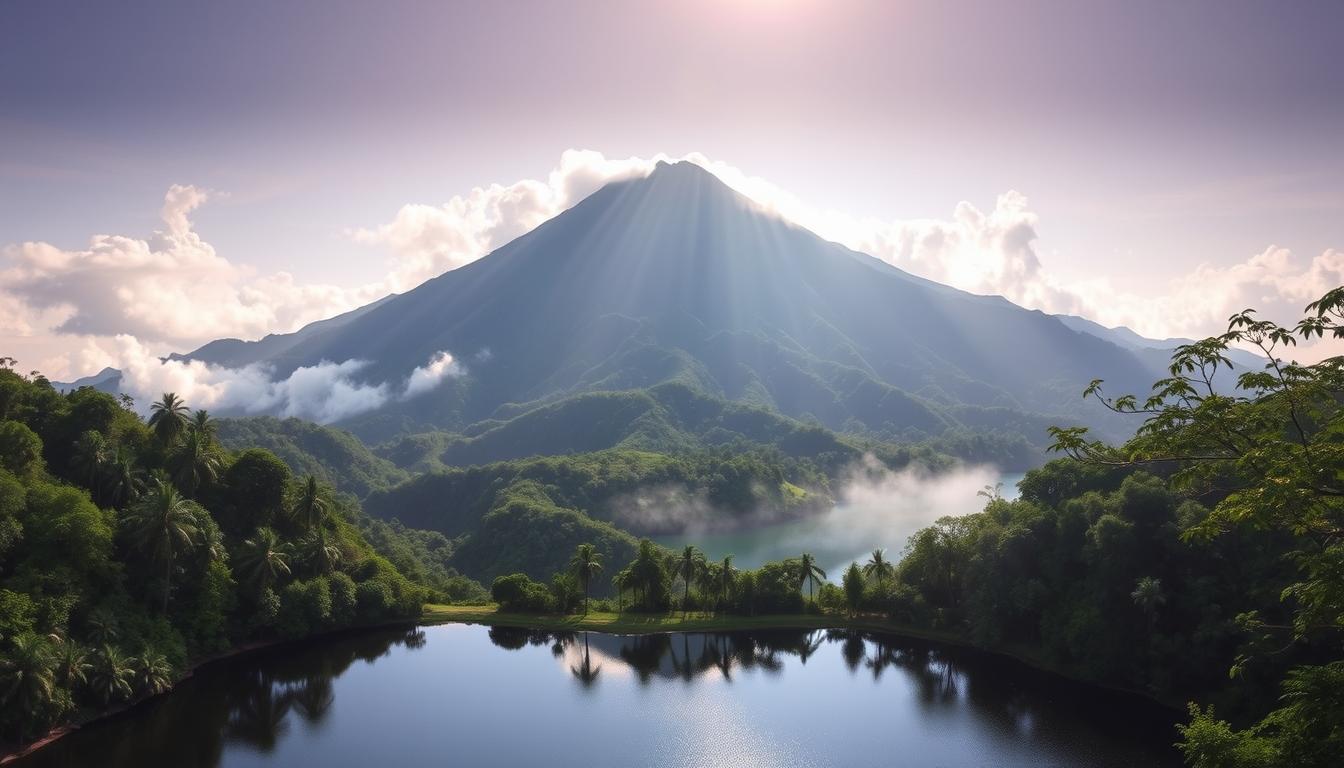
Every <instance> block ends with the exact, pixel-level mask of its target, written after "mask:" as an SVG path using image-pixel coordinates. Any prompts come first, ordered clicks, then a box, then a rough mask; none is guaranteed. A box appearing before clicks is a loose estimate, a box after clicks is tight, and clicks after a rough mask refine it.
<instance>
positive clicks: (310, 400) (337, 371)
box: [112, 335, 465, 424]
mask: <svg viewBox="0 0 1344 768" xmlns="http://www.w3.org/2000/svg"><path fill="white" fill-rule="evenodd" d="M116 342H117V346H118V350H117V355H116V358H115V359H114V360H113V361H112V363H113V364H114V365H115V366H116V367H118V368H120V369H121V371H122V381H121V388H122V391H124V392H126V393H128V394H130V395H131V396H132V397H134V398H135V401H136V405H137V407H138V408H139V410H140V411H141V412H142V413H144V412H147V411H148V408H149V405H150V403H151V402H153V401H154V400H157V399H158V398H159V397H160V395H161V394H162V393H164V392H175V393H177V395H178V396H180V397H181V398H182V399H183V400H185V401H186V402H187V404H188V405H189V406H191V407H192V408H206V409H210V410H215V411H221V412H224V413H230V414H239V413H241V414H274V415H277V416H284V417H288V416H297V417H299V418H304V419H309V420H311V421H316V422H318V423H319V424H329V423H331V422H335V421H340V420H342V419H346V418H350V417H351V416H356V415H359V414H361V413H366V412H368V411H372V410H376V409H378V408H381V407H382V406H384V405H386V404H388V403H389V402H393V401H396V400H405V399H409V398H413V397H417V396H420V395H423V394H425V393H428V392H430V391H432V390H433V389H435V388H436V387H438V386H439V385H440V384H442V383H443V382H444V381H446V380H447V379H449V378H453V377H456V376H461V375H463V374H464V373H465V369H463V368H462V366H460V365H458V364H457V362H456V360H454V358H453V356H452V355H451V354H449V353H448V352H443V351H441V352H437V353H435V354H434V355H432V356H431V357H430V359H429V361H428V362H427V363H426V364H425V365H423V366H419V367H416V368H414V369H413V370H412V371H411V372H410V373H409V374H408V376H407V377H406V379H405V380H404V381H403V382H400V383H398V384H396V385H393V384H391V383H389V382H379V383H373V382H368V381H364V380H361V379H360V377H359V374H360V372H361V371H363V370H364V369H365V368H366V367H367V366H368V363H367V362H366V361H363V360H345V361H342V362H339V363H336V362H331V361H326V360H324V361H321V362H319V363H318V364H316V365H310V366H302V367H300V368H297V369H295V370H294V371H293V372H292V373H290V374H289V375H288V376H286V377H284V378H282V379H277V378H275V377H274V370H273V369H272V368H270V367H269V366H266V365H261V364H257V365H249V366H246V367H244V368H225V367H222V366H217V365H209V364H207V363H204V362H201V361H199V360H164V359H160V358H157V357H155V356H154V355H152V354H150V353H149V351H148V350H147V349H146V348H145V347H144V346H143V345H142V344H141V343H140V342H139V341H138V340H137V339H136V338H135V337H133V336H126V335H122V336H118V337H117V339H116Z"/></svg>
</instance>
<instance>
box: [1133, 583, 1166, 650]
mask: <svg viewBox="0 0 1344 768" xmlns="http://www.w3.org/2000/svg"><path fill="white" fill-rule="evenodd" d="M1129 596H1130V597H1131V598H1133V599H1134V604H1135V605H1137V606H1139V610H1141V611H1143V612H1144V614H1145V615H1147V617H1148V645H1149V651H1150V652H1151V650H1152V645H1153V643H1154V642H1155V640H1154V638H1153V634H1154V632H1155V631H1156V630H1157V613H1158V611H1160V610H1161V609H1162V606H1163V605H1165V604H1166V602H1167V596H1166V595H1165V594H1164V593H1163V592H1162V580H1161V579H1155V578H1153V577H1152V576H1144V577H1143V578H1141V579H1139V580H1138V581H1137V582H1135V584H1134V591H1133V592H1130V593H1129Z"/></svg>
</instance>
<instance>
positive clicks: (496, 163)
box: [0, 0, 1344, 379]
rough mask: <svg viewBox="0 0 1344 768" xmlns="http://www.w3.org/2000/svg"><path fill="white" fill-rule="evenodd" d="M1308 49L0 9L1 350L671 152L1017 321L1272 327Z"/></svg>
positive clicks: (236, 290) (1304, 17)
mask: <svg viewBox="0 0 1344 768" xmlns="http://www.w3.org/2000/svg"><path fill="white" fill-rule="evenodd" d="M1341 37H1344V4H1341V3H1338V2H1309V1H1307V2H1293V3H1276V2H1243V1H1241V0H1227V1H1225V2H1197V1H1191V2H1179V3H1171V2H1144V1H1142V0H1140V1H1137V2H1116V3H1103V2H1066V1H1065V0H1058V1H1049V2H1046V1H1032V0H1024V1H1022V2H1015V3H989V2H937V3H924V2H901V1H898V0H886V1H884V2H859V1H857V0H826V1H823V0H714V1H712V2H711V1H710V0H676V1H675V2H673V1H670V0H669V1H663V2H636V1H631V0H621V1H612V2H599V1H597V0H591V1H585V0H572V1H570V2H502V1H501V2H494V3H477V2H470V3H448V2H442V3H411V2H398V1H394V2H380V3H376V4H371V3H354V2H343V1H338V0H321V1H320V2H318V1H313V2H304V1H300V0H293V1H287V2H250V1H248V0H240V1H237V2H230V3H213V2H193V1H191V0H186V1H182V0H177V1H174V2H118V3H87V2H84V3H73V2H64V1H63V0H45V1H44V2H37V1H36V0H0V356H4V355H8V356H12V357H15V358H17V359H18V361H19V364H18V368H19V369H20V370H24V371H27V370H31V369H38V370H41V371H42V372H44V373H46V374H47V375H48V376H50V377H52V378H57V379H69V378H73V377H75V376H79V375H83V374H88V373H92V372H94V371H96V370H98V369H99V368H101V367H102V366H103V365H122V366H124V365H127V364H129V363H130V362H131V361H130V360H129V357H130V356H133V355H146V354H148V355H162V354H166V353H167V352H170V351H185V350H189V349H192V348H194V347H196V346H199V345H200V344H201V343H203V342H205V341H208V340H210V339H214V338H220V337H239V338H258V337H260V336H262V335H265V334H266V333H271V332H286V331H292V330H295V329H296V328H298V327H300V326H301V325H303V324H304V323H306V322H310V321H313V320H317V319H320V318H322V317H327V316H330V315H332V314H335V313H338V312H340V311H344V310H346V309H350V308H353V307H355V306H359V305H361V304H363V303H367V302H368V301H371V300H373V299H376V298H378V297H380V296H382V295H385V294H386V293H388V292H392V291H404V290H406V289H408V288H411V287H413V286H414V285H415V284H417V283H418V282H420V281H422V280H424V279H426V278H428V277H431V276H433V275H435V274H439V273H441V272H442V271H444V270H446V269H451V268H454V267H457V266H461V265H462V264H464V263H467V262H468V261H470V260H472V259H475V258H479V257H480V256H482V255H483V254H485V253H487V252H488V251H489V250H490V249H492V248H494V247H497V246H499V245H502V244H503V243H504V242H507V241H508V239H511V238H512V237H514V236H517V235H518V234H521V233H523V232H525V231H527V230H528V229H530V228H531V227H533V226H535V225H536V224H538V223H540V222H541V221H543V220H545V219H546V218H548V217H550V216H553V215H555V214H556V213H558V212H560V211H562V210H564V209H565V208H566V207H568V206H569V205H572V204H573V203H574V202H576V201H577V200H578V199H581V198H582V196H583V195H584V194H587V193H589V192H591V191H593V190H594V189H596V188H597V187H599V186H600V185H601V183H603V182H604V181H606V180H609V179H613V178H620V177H624V176H630V175H637V174H640V173H644V172H647V170H648V169H649V168H650V167H651V165H652V163H653V162H654V161H655V160H656V159H658V158H685V157H689V158H691V159H693V160H695V161H696V162H699V163H701V164H703V165H705V166H706V167H708V168H710V169H711V170H713V171H714V172H715V173H717V174H719V175H720V177H721V178H723V179H724V180H725V181H727V182H728V183H730V184H732V185H733V186H734V187H736V188H738V189H739V190H741V191H743V192H744V193H746V194H748V195H750V196H752V197H754V198H755V199H757V200H758V201H760V202H761V203H762V204H764V205H767V206H770V207H773V208H775V209H776V210H778V211H779V212H780V213H781V215H785V216H787V217H789V218H792V219H794V220H796V221H798V222H800V223H802V224H804V225H805V226H809V227H810V228H812V229H814V230H815V231H817V232H818V233H820V234H822V235H823V236H825V237H828V238H830V239H834V240H837V241H840V242H843V243H845V244H846V245H850V246H851V247H855V248H857V249H859V250H863V251H865V252H868V253H871V254H873V255H874V256H877V257H878V258H882V259H884V260H887V261H889V262H891V263H893V264H895V265H896V266H899V267H901V268H904V269H908V270H910V271H912V272H916V273H918V274H921V275H924V276H927V277H930V278H932V279H936V280H940V281H942V282H947V283H949V284H952V285H955V286H957V287H959V288H963V289H966V290H971V291H974V292H977V293H987V294H1001V295H1004V296H1006V297H1008V298H1009V299H1011V300H1013V301H1016V302H1018V303H1019V304H1022V305H1024V306H1028V307H1031V308H1034V309H1041V310H1044V311H1048V312H1068V313H1074V314H1082V315H1085V316H1087V317H1090V318H1092V319H1095V320H1097V321H1099V322H1103V323H1105V324H1107V325H1120V324H1123V325H1128V326H1130V327H1132V328H1134V329H1135V330H1137V331H1139V332H1141V333H1144V334H1145V335H1149V336H1154V337H1166V336H1177V335H1179V336H1202V335H1206V334H1210V333H1216V332H1218V331H1220V330H1222V329H1223V327H1224V325H1225V320H1226V318H1227V316H1228V315H1230V314H1231V313H1233V312H1235V311H1238V310H1240V309H1243V308H1245V307H1249V306H1254V307H1258V308H1261V309H1262V310H1263V311H1264V312H1265V313H1267V314H1268V315H1269V316H1271V317H1274V318H1275V319H1280V320H1283V321H1292V320H1294V319H1295V318H1296V317H1297V316H1298V315H1297V313H1298V312H1300V310H1301V308H1302V307H1303V306H1304V305H1305V304H1306V303H1307V302H1308V301H1310V300H1312V299H1314V298H1316V296H1317V295H1319V293H1321V292H1323V291H1324V290H1325V289H1328V288H1331V287H1334V286H1336V285H1339V284H1341V283H1344V66H1340V59H1339V50H1340V48H1339V41H1340V39H1341ZM1302 354H1303V355H1308V356H1309V355H1310V354H1317V355H1319V354H1322V352H1320V351H1319V350H1318V351H1316V352H1314V353H1313V352H1307V351H1304V352H1303V353H1302Z"/></svg>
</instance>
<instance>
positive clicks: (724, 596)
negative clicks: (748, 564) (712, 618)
mask: <svg viewBox="0 0 1344 768" xmlns="http://www.w3.org/2000/svg"><path fill="white" fill-rule="evenodd" d="M736 576H737V569H735V568H733V556H732V555H725V556H724V558H723V562H722V563H721V564H720V565H719V603H720V604H721V605H727V604H728V601H729V599H731V598H732V592H733V584H734V582H735V581H736Z"/></svg>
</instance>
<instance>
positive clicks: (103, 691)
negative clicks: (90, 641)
mask: <svg viewBox="0 0 1344 768" xmlns="http://www.w3.org/2000/svg"><path fill="white" fill-rule="evenodd" d="M134 674H135V670H134V669H133V668H132V667H131V662H130V659H128V658H126V656H125V654H123V653H122V652H121V651H120V650H118V649H117V647H116V646H115V645H103V646H101V647H100V648H99V649H98V650H96V651H94V653H93V663H92V665H91V666H90V669H89V690H90V691H92V692H93V694H94V695H95V696H97V697H98V699H99V700H100V701H102V703H103V704H104V705H105V706H106V705H108V704H112V703H114V702H118V701H124V700H126V699H129V698H130V697H131V694H132V693H133V692H134V689H133V688H132V687H131V679H132V677H133V676H134Z"/></svg>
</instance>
